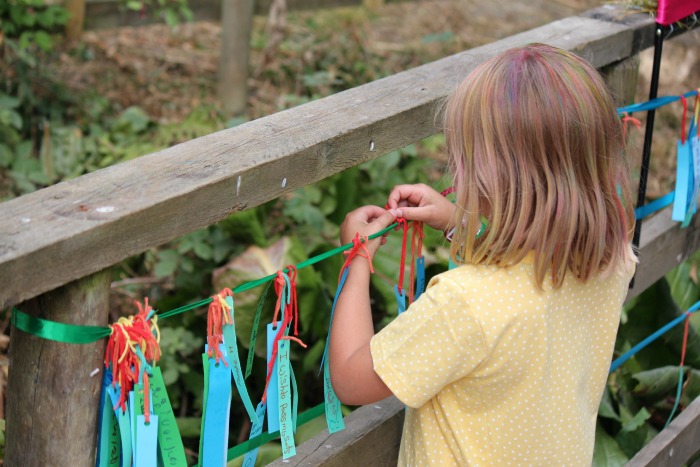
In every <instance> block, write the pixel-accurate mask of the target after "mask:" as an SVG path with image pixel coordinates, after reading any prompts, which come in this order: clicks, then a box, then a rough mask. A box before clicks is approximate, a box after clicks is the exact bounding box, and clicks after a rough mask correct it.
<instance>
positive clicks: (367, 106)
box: [0, 7, 654, 308]
mask: <svg viewBox="0 0 700 467" xmlns="http://www.w3.org/2000/svg"><path fill="white" fill-rule="evenodd" d="M602 9H604V10H605V11H607V12H610V11H616V10H615V9H614V8H613V7H609V8H608V7H602ZM640 16H641V17H640ZM635 17H637V20H636V21H635V22H633V23H631V24H617V23H614V22H610V21H603V20H599V19H591V18H588V17H571V18H565V19H562V20H559V21H555V22H552V23H550V24H547V25H545V26H542V27H539V28H536V29H533V30H531V31H528V32H525V33H521V34H517V35H514V36H511V37H509V38H507V39H504V40H500V41H497V42H494V43H491V44H489V45H486V46H483V47H478V48H475V49H471V50H468V51H465V52H462V53H460V54H457V55H453V56H450V57H447V58H444V59H442V60H438V61H436V62H433V63H430V64H427V65H423V66H420V67H417V68H414V69H412V70H409V71H406V72H402V73H398V74H396V75H392V76H390V77H387V78H384V79H381V80H378V81H374V82H372V83H369V84H366V85H363V86H359V87H356V88H353V89H350V90H348V91H344V92H341V93H338V94H335V95H332V96H329V97H326V98H323V99H319V100H318V101H315V102H311V103H309V104H305V105H302V106H299V107H295V108H293V109H290V110H286V111H284V112H279V113H276V114H273V115H270V116H269V117H265V118H261V119H259V120H255V121H252V122H249V123H246V124H244V125H241V126H238V127H235V128H232V129H228V130H224V131H220V132H217V133H214V134H211V135H208V136H205V137H202V138H198V139H195V140H192V141H188V142H186V143H183V144H180V145H177V146H174V147H172V148H169V149H166V150H163V151H160V152H157V153H153V154H149V155H146V156H143V157H140V158H137V159H134V160H131V161H129V162H125V163H122V164H118V165H115V166H112V167H108V168H106V169H103V170H99V171H97V172H93V173H91V174H88V175H84V176H82V177H79V178H76V179H73V180H70V181H67V182H63V183H59V184H57V185H54V186H51V187H49V188H45V189H43V190H39V191H37V192H35V193H32V194H29V195H25V196H22V197H20V198H17V199H14V200H11V201H7V202H5V203H2V204H0V219H3V222H2V223H1V224H0V283H2V284H3V287H2V288H1V289H0V308H3V307H5V306H7V305H9V304H12V303H18V302H20V301H23V300H26V299H28V298H31V297H34V296H36V295H38V294H40V293H43V292H46V291H48V290H51V289H54V288H56V287H59V286H61V285H63V284H66V283H68V282H70V281H73V280H75V279H78V278H80V277H83V276H86V275H89V274H91V273H93V272H96V271H99V270H101V269H104V268H106V267H108V266H111V265H113V264H115V263H117V262H119V261H121V260H123V259H125V258H127V257H129V256H131V255H134V254H137V253H140V252H142V251H144V250H146V249H148V248H151V247H154V246H157V245H160V244H162V243H164V242H167V241H169V240H172V239H174V238H177V237H180V236H182V235H184V234H187V233H189V232H192V231H194V230H197V229H199V228H201V227H204V226H207V225H211V224H213V223H215V222H217V221H219V220H221V219H223V218H225V217H227V216H228V215H229V214H231V213H234V212H237V211H241V210H243V209H246V208H250V207H253V206H257V205H259V204H262V203H264V202H266V201H269V200H272V199H275V198H277V197H279V196H282V195H284V194H285V193H288V192H290V191H292V190H294V189H296V188H300V187H303V186H305V185H308V184H311V183H314V182H316V181H319V180H321V179H324V178H327V177H329V176H331V175H333V174H335V173H338V172H340V171H342V170H345V169H347V168H349V167H352V166H355V165H358V164H360V163H363V162H366V161H368V160H370V159H373V158H375V157H378V156H380V155H383V154H386V153H387V152H389V151H392V150H394V149H397V148H401V147H404V146H406V145H408V144H411V143H413V142H415V141H417V140H420V139H422V138H425V137H426V136H429V135H431V134H434V133H436V132H437V131H438V130H439V128H438V127H437V126H436V112H437V110H438V109H439V107H440V104H441V103H442V102H443V100H444V99H445V97H446V96H448V95H449V93H450V92H451V91H452V89H453V88H454V86H455V85H456V84H457V83H458V82H459V81H460V80H461V79H462V78H463V77H464V76H465V75H466V74H467V73H468V72H469V71H470V70H472V69H473V68H474V67H476V66H477V65H478V64H479V63H482V62H483V61H485V60H486V59H488V58H490V57H492V56H494V55H496V54H498V53H499V52H501V51H503V50H505V49H508V48H511V47H514V46H518V45H523V44H527V43H531V42H544V43H549V44H552V45H555V46H558V47H561V48H564V49H568V50H572V51H574V52H576V53H578V54H580V55H582V56H583V57H585V58H586V59H588V60H589V61H590V62H592V63H593V65H595V66H597V67H602V66H605V65H608V64H610V63H613V62H616V61H619V60H621V59H623V58H626V57H630V56H632V55H634V54H635V53H636V52H638V51H639V50H638V49H637V48H635V46H634V41H633V39H634V38H635V37H637V36H644V35H645V34H647V33H648V34H652V33H653V27H654V23H653V21H652V20H651V19H650V18H648V17H647V16H646V15H635Z"/></svg>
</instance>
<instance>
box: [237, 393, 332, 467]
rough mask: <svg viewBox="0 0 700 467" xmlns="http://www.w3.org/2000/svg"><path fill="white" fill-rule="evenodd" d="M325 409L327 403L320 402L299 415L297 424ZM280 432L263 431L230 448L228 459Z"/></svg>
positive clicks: (257, 445)
mask: <svg viewBox="0 0 700 467" xmlns="http://www.w3.org/2000/svg"><path fill="white" fill-rule="evenodd" d="M324 411H325V404H318V405H317V406H316V407H313V408H311V409H309V410H307V411H306V412H304V413H303V414H301V415H299V418H298V419H297V426H298V427H299V426H302V425H305V424H307V423H309V422H310V421H311V420H313V419H314V418H317V417H320V416H321V415H323V413H324ZM279 436H280V432H279V431H275V432H273V433H263V434H261V435H258V436H256V437H255V438H251V439H249V440H248V441H244V442H242V443H241V444H239V445H238V446H234V447H232V448H231V449H229V450H228V454H227V455H226V460H227V461H231V460H233V459H235V458H236V457H240V456H242V455H244V454H245V453H246V452H248V451H250V450H252V449H255V448H257V447H259V446H262V445H263V444H265V443H268V442H270V441H272V440H274V439H277V438H279Z"/></svg>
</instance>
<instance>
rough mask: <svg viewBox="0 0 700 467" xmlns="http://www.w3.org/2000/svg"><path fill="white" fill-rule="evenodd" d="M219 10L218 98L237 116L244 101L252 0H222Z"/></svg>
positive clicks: (225, 107) (245, 98) (244, 106)
mask: <svg viewBox="0 0 700 467" xmlns="http://www.w3.org/2000/svg"><path fill="white" fill-rule="evenodd" d="M221 10H222V11H221V56H220V58H219V84H218V87H219V100H220V101H221V105H222V107H223V108H224V110H225V111H226V112H228V113H229V114H230V115H232V116H240V115H243V114H244V113H245V110H246V103H247V101H248V58H249V56H250V33H251V29H252V22H253V0H222V1H221Z"/></svg>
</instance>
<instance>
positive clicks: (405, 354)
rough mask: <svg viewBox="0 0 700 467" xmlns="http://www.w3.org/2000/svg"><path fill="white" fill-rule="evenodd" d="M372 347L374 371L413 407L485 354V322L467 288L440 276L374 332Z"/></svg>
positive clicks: (475, 364) (426, 399) (470, 368)
mask: <svg viewBox="0 0 700 467" xmlns="http://www.w3.org/2000/svg"><path fill="white" fill-rule="evenodd" d="M370 351H371V353H372V360H373V364H374V371H375V372H376V373H377V374H378V375H379V377H380V378H381V379H382V381H384V383H385V384H386V385H387V386H388V387H389V389H390V390H391V392H392V393H394V395H395V396H396V397H397V398H398V399H399V400H401V401H402V402H403V403H404V404H406V405H407V406H409V407H414V408H418V407H420V406H422V405H423V404H425V403H426V402H428V401H429V400H430V399H432V398H433V397H435V396H436V395H437V394H438V393H439V392H440V391H441V390H442V389H443V388H444V387H445V386H447V385H449V384H451V383H453V382H454V381H457V380H459V379H461V378H464V377H466V376H468V375H469V374H470V373H471V372H472V371H473V370H474V369H475V368H476V367H477V366H478V365H479V363H481V361H482V360H483V359H484V358H485V356H486V346H485V340H484V337H483V333H482V330H481V324H480V323H479V321H478V320H477V319H476V318H475V317H473V316H472V314H471V313H470V309H469V303H468V297H467V295H466V293H465V291H464V289H463V288H462V287H460V286H459V285H458V284H457V283H455V282H454V281H453V280H451V279H449V278H441V277H440V276H436V277H434V278H433V279H432V280H431V281H430V284H428V288H427V290H426V291H425V293H423V294H422V295H421V296H420V298H419V299H418V300H416V301H415V302H414V303H413V304H412V305H411V306H410V307H409V308H408V309H407V310H406V312H404V313H402V314H401V315H400V316H399V317H398V318H396V319H395V320H394V321H393V322H392V323H390V324H389V325H388V326H386V327H385V328H384V329H382V330H381V331H380V332H379V333H377V334H376V335H375V336H374V337H373V338H372V340H371V342H370Z"/></svg>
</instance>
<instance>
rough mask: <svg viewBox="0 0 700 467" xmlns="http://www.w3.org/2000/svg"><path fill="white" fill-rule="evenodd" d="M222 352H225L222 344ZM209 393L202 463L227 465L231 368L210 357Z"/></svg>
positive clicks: (204, 464) (205, 464)
mask: <svg viewBox="0 0 700 467" xmlns="http://www.w3.org/2000/svg"><path fill="white" fill-rule="evenodd" d="M219 348H220V349H221V353H225V352H226V349H224V347H223V345H221V344H220V347H219ZM208 363H209V393H208V394H207V408H206V413H205V417H204V431H203V432H202V438H204V443H203V446H202V465H203V466H205V467H206V466H210V465H211V466H219V465H221V466H224V465H226V450H227V447H228V425H229V414H230V413H231V370H229V369H228V368H226V365H224V363H223V362H219V363H216V359H215V358H210V359H209V362H208Z"/></svg>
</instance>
